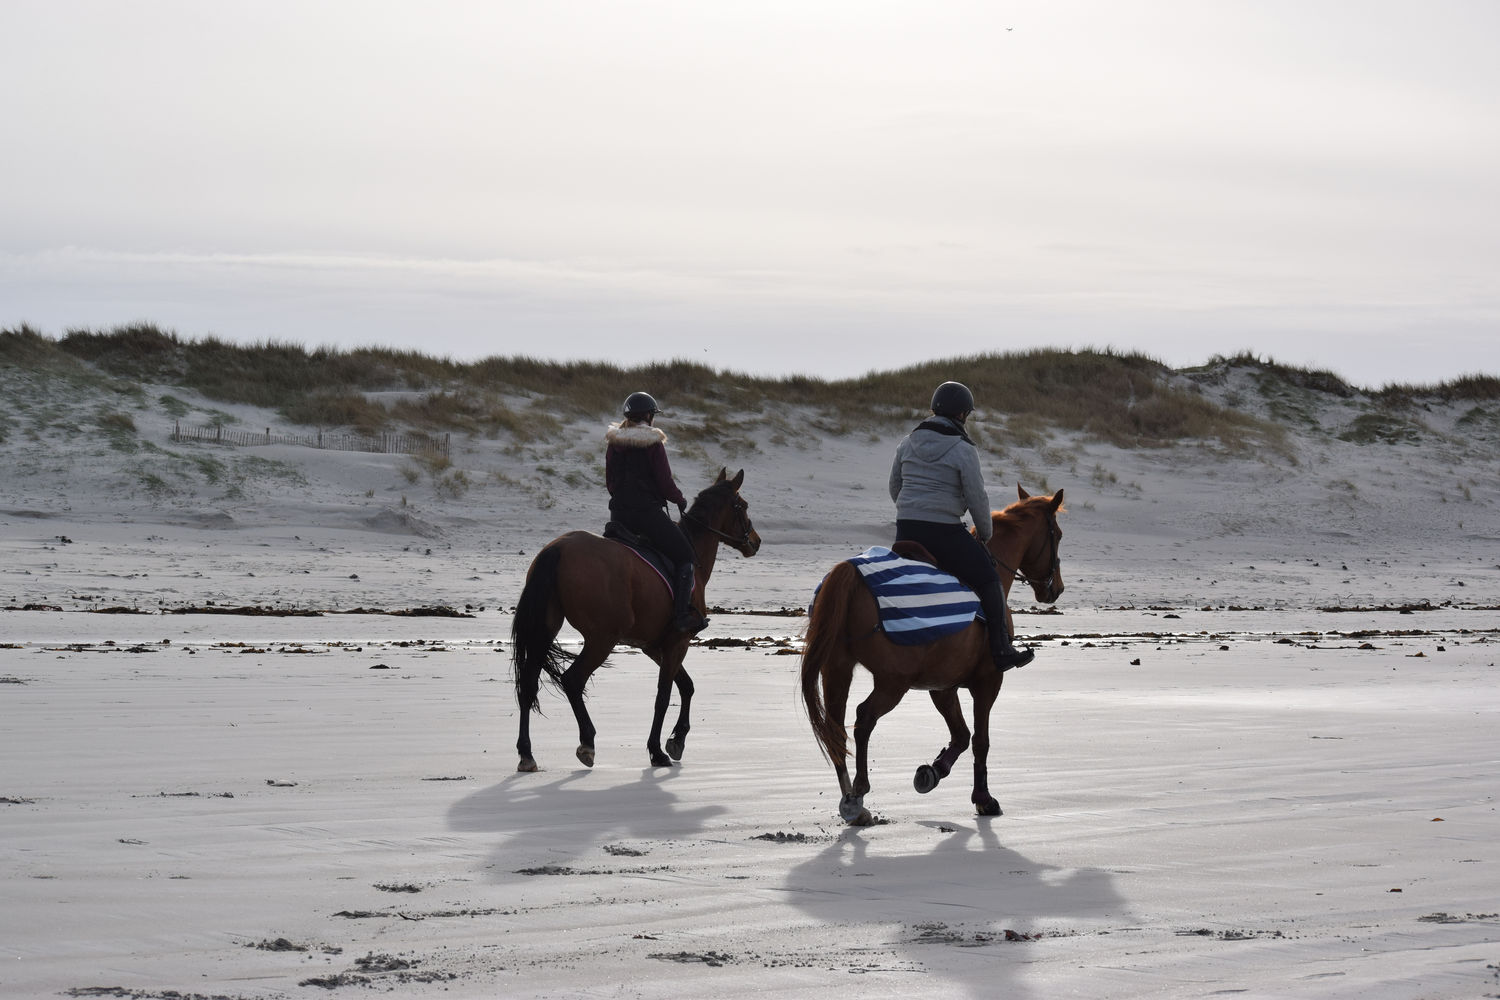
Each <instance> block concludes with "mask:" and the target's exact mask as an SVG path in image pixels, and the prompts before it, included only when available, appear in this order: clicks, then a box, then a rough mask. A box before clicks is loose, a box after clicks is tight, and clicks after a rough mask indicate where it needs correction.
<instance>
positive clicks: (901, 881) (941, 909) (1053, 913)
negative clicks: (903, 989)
mask: <svg viewBox="0 0 1500 1000" xmlns="http://www.w3.org/2000/svg"><path fill="white" fill-rule="evenodd" d="M1004 822H1005V820H1003V819H991V818H989V817H972V816H971V817H968V818H967V819H965V820H961V821H947V822H942V823H938V822H922V823H920V824H919V825H922V826H926V827H930V828H932V829H933V830H935V831H936V832H938V833H939V834H941V835H943V839H941V840H940V841H938V842H937V843H936V844H935V845H934V846H933V847H931V849H929V850H926V851H925V852H922V853H892V846H893V845H892V844H891V843H890V841H889V838H887V837H885V836H883V835H882V828H881V827H878V826H877V827H870V828H849V829H846V830H844V831H843V832H842V833H841V834H840V835H839V836H838V838H837V839H836V840H835V841H834V842H833V843H831V844H829V845H828V846H827V847H825V848H824V849H822V850H821V851H819V852H818V853H817V854H816V855H814V856H812V857H810V858H808V859H806V860H805V861H802V862H801V863H799V864H797V865H795V866H794V867H793V868H791V869H790V870H789V871H788V873H787V877H786V881H785V888H786V890H787V892H788V898H789V901H790V903H791V905H792V906H793V907H794V908H796V909H797V910H798V911H800V912H801V913H803V914H804V915H806V916H807V917H809V918H811V919H813V920H814V921H816V922H817V923H818V924H820V925H824V926H826V927H834V928H838V929H839V930H840V932H841V935H844V936H846V937H847V940H848V951H847V952H846V953H845V954H844V955H843V956H841V957H840V960H841V961H843V962H845V963H846V964H847V965H848V967H849V971H851V972H876V971H880V968H881V963H880V961H879V960H878V959H877V960H874V961H872V956H881V955H883V956H885V960H886V961H887V962H889V963H890V968H891V970H892V971H896V972H913V973H921V974H923V975H925V976H927V977H931V978H932V979H941V980H943V981H945V982H944V984H943V987H942V989H943V991H944V994H945V995H947V994H948V993H950V992H953V993H957V994H958V995H967V996H972V997H985V998H991V997H995V996H1004V997H1008V998H1012V1000H1014V998H1022V997H1027V996H1036V997H1041V996H1048V995H1051V993H1052V991H1051V990H1050V989H1049V988H1048V987H1047V986H1046V985H1045V983H1041V982H1037V977H1038V975H1039V973H1038V972H1037V970H1036V969H1035V965H1036V963H1037V962H1038V960H1039V959H1042V958H1044V956H1045V955H1046V954H1047V949H1048V942H1049V941H1052V942H1054V945H1055V944H1056V939H1059V938H1069V937H1079V936H1083V935H1086V934H1094V933H1099V930H1098V928H1099V925H1100V923H1101V921H1102V920H1104V919H1106V918H1113V920H1112V921H1111V922H1114V921H1118V920H1121V919H1123V918H1124V917H1125V915H1126V913H1127V912H1128V910H1129V904H1128V902H1127V901H1126V900H1125V899H1124V898H1123V897H1122V896H1121V895H1120V893H1119V891H1118V889H1117V888H1116V886H1115V882H1114V878H1113V876H1112V875H1111V874H1110V873H1109V872H1107V871H1103V870H1100V869H1090V868H1081V869H1065V868H1059V867H1055V866H1051V865H1048V864H1045V863H1042V862H1038V861H1035V860H1033V859H1031V858H1028V857H1026V856H1024V855H1022V854H1021V853H1020V852H1018V851H1015V850H1012V849H1010V848H1008V847H1006V846H1005V845H1004V844H1003V843H1002V842H1001V840H1000V835H999V833H997V824H1003V823H1004ZM883 841H884V843H883ZM1028 968H1030V975H1028ZM1028 979H1030V980H1031V981H1030V982H1028ZM934 985H935V984H934ZM932 989H933V987H931V986H920V987H917V988H916V990H915V992H918V993H923V994H926V993H929V992H931V990H932Z"/></svg>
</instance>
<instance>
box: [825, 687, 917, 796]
mask: <svg viewBox="0 0 1500 1000" xmlns="http://www.w3.org/2000/svg"><path fill="white" fill-rule="evenodd" d="M905 696H906V688H905V687H896V686H895V685H883V684H881V683H880V682H879V681H877V682H876V684H875V690H874V691H871V692H870V696H869V697H868V698H866V699H865V700H864V701H862V702H860V703H859V708H857V709H855V710H854V785H853V786H852V787H851V789H850V794H849V795H848V796H846V800H847V804H846V803H845V802H841V803H839V813H840V815H842V816H843V817H844V819H845V820H847V821H848V822H849V823H850V824H851V825H854V826H868V825H869V824H870V823H872V822H874V820H873V818H872V817H871V816H870V813H869V811H868V810H866V809H865V808H864V799H865V795H866V794H868V793H869V791H870V735H871V734H872V733H873V732H874V731H875V723H877V722H879V721H880V717H881V716H883V715H885V714H886V713H887V712H889V711H890V710H891V709H893V708H895V707H896V706H897V705H899V704H901V699H902V698H904V697H905ZM850 812H854V813H855V817H856V818H855V819H850V818H849V813H850Z"/></svg>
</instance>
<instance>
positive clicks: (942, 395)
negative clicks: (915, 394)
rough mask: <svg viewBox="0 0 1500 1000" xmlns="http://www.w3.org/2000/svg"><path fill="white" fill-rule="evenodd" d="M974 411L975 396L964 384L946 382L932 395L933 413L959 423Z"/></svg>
mask: <svg viewBox="0 0 1500 1000" xmlns="http://www.w3.org/2000/svg"><path fill="white" fill-rule="evenodd" d="M973 411H974V394H973V393H972V392H970V391H969V387H968V386H966V385H964V384H963V383H962V382H944V383H943V384H942V385H940V386H938V387H937V391H936V392H934V393H933V394H932V412H933V413H935V414H937V415H938V416H940V417H951V418H952V419H954V420H957V421H958V422H959V423H963V422H964V419H965V418H966V417H968V415H969V414H970V413H972V412H973Z"/></svg>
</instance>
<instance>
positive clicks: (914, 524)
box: [896, 518, 1000, 590]
mask: <svg viewBox="0 0 1500 1000" xmlns="http://www.w3.org/2000/svg"><path fill="white" fill-rule="evenodd" d="M896 541H898V542H916V543H918V544H919V545H921V546H923V547H924V548H925V549H927V551H928V552H931V553H932V558H934V559H936V560H937V564H938V568H939V569H943V570H946V571H948V572H949V573H952V574H953V575H954V576H956V577H958V578H959V580H960V581H962V583H963V584H964V586H966V587H971V588H973V589H974V590H979V589H980V588H981V587H983V586H985V585H986V584H990V583H999V582H1000V574H999V573H998V572H996V570H995V563H994V561H993V560H992V559H991V558H990V554H989V552H988V550H986V549H985V547H984V545H983V544H982V543H981V542H980V541H979V539H977V538H975V537H974V536H973V535H971V534H969V531H968V529H967V528H965V527H964V526H963V525H961V524H944V523H942V522H939V521H914V520H910V519H906V518H899V519H897V521H896Z"/></svg>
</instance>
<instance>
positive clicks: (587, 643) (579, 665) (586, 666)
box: [562, 638, 615, 767]
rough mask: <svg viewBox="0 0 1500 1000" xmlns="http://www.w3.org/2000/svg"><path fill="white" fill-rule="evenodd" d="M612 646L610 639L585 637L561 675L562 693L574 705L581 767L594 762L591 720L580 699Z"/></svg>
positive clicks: (611, 649) (592, 764)
mask: <svg viewBox="0 0 1500 1000" xmlns="http://www.w3.org/2000/svg"><path fill="white" fill-rule="evenodd" d="M614 648H615V646H614V643H612V642H602V641H600V640H597V639H588V638H585V639H584V641H583V649H582V650H581V651H580V652H579V654H578V656H577V658H576V659H574V660H573V664H572V666H570V667H568V669H567V670H566V671H565V672H564V673H563V676H562V689H563V693H564V694H566V695H567V696H568V704H569V705H571V706H573V718H575V719H577V720H578V750H577V751H576V753H577V756H578V760H579V763H581V764H583V766H584V767H593V766H594V736H595V732H594V720H593V719H591V718H589V710H588V709H587V708H586V707H585V706H584V703H583V691H584V688H585V687H587V686H588V682H589V678H590V677H592V676H593V674H594V671H595V670H597V669H598V668H599V665H600V664H601V663H603V662H604V658H605V657H607V656H608V655H609V654H610V653H611V652H613V651H614Z"/></svg>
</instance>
